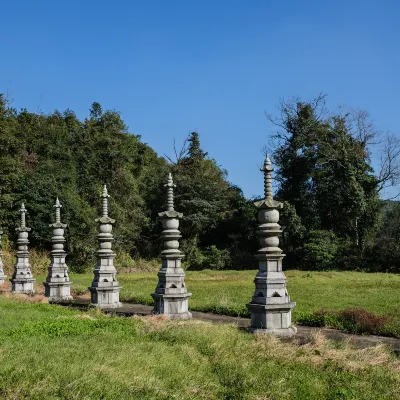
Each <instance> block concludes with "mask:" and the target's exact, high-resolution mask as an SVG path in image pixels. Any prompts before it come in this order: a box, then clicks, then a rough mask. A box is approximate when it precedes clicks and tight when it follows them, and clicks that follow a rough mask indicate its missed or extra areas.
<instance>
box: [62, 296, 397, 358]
mask: <svg viewBox="0 0 400 400" xmlns="http://www.w3.org/2000/svg"><path fill="white" fill-rule="evenodd" d="M60 304H62V305H73V306H76V307H83V308H86V307H87V306H88V305H89V300H88V299H87V298H85V297H75V299H74V300H73V301H71V302H68V303H60ZM103 311H104V312H108V313H113V314H116V315H123V316H126V317H130V316H133V315H141V316H145V315H151V314H152V312H153V307H152V306H147V305H144V304H131V303H122V306H121V307H120V308H118V309H109V310H108V309H103ZM191 313H192V315H193V318H196V319H200V320H204V321H211V322H214V323H224V324H234V325H237V327H238V328H239V329H243V330H245V329H247V328H248V327H249V326H250V318H243V317H231V316H229V315H220V314H212V313H206V312H200V311H191ZM296 327H297V334H296V336H295V340H296V341H297V342H299V343H300V344H302V343H304V342H306V341H307V339H308V338H309V337H310V336H311V335H312V334H314V333H316V332H319V333H322V334H323V335H324V336H325V337H326V338H327V339H330V340H335V341H347V342H349V343H351V344H352V345H354V346H355V347H357V348H360V349H364V348H367V347H372V346H377V345H379V344H385V345H386V346H388V347H390V348H391V349H392V350H393V351H394V352H395V353H396V354H398V355H400V339H396V338H390V337H386V336H376V335H368V336H363V335H353V334H350V333H345V332H342V331H339V330H337V329H330V328H315V327H311V326H304V325H296Z"/></svg>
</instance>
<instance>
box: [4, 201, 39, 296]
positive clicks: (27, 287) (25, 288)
mask: <svg viewBox="0 0 400 400" xmlns="http://www.w3.org/2000/svg"><path fill="white" fill-rule="evenodd" d="M19 211H20V213H21V226H19V227H18V228H16V231H17V232H19V233H18V240H17V254H16V255H17V261H16V263H15V265H14V272H13V274H12V277H11V279H10V281H11V290H12V291H13V292H14V293H26V294H33V293H34V289H33V283H34V282H35V280H36V279H34V278H33V277H32V270H31V264H30V263H29V250H28V244H29V240H28V232H29V231H30V230H31V228H28V227H27V226H26V221H25V214H26V208H25V206H24V203H22V206H21V209H20V210H19Z"/></svg>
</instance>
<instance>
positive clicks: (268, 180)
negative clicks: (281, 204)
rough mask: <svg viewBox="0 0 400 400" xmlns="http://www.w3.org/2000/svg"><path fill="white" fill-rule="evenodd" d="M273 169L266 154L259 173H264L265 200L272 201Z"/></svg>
mask: <svg viewBox="0 0 400 400" xmlns="http://www.w3.org/2000/svg"><path fill="white" fill-rule="evenodd" d="M273 170H274V168H273V167H272V163H271V160H270V159H269V157H268V154H267V155H266V157H265V161H264V165H263V167H262V168H261V169H260V171H261V172H264V196H265V199H272V175H271V173H272V171H273Z"/></svg>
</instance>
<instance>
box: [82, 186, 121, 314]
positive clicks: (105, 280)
mask: <svg viewBox="0 0 400 400" xmlns="http://www.w3.org/2000/svg"><path fill="white" fill-rule="evenodd" d="M100 197H101V198H102V199H103V216H102V217H100V218H97V219H96V222H98V223H99V233H98V235H97V239H98V241H99V249H98V250H97V264H96V267H95V268H94V271H93V273H94V279H93V282H92V286H90V287H89V290H90V294H91V301H92V303H93V305H95V306H97V307H99V308H118V307H121V305H122V304H121V303H120V302H119V291H120V290H121V286H119V284H118V281H117V279H116V274H117V270H116V269H115V267H114V258H115V254H114V253H113V251H112V249H111V246H112V242H113V240H114V238H113V235H112V233H111V231H112V226H113V224H114V223H115V220H114V219H112V218H110V217H109V216H108V198H109V197H110V196H109V195H108V193H107V186H106V185H104V188H103V193H102V194H101V195H100Z"/></svg>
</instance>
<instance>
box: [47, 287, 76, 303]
mask: <svg viewBox="0 0 400 400" xmlns="http://www.w3.org/2000/svg"><path fill="white" fill-rule="evenodd" d="M71 284H72V282H66V283H57V282H43V285H44V295H45V296H46V297H48V298H49V302H51V303H52V302H57V301H69V300H72V299H73V298H72V296H71Z"/></svg>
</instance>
